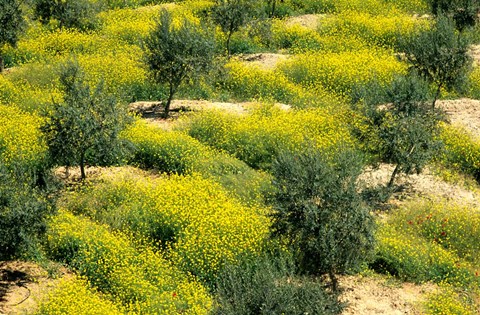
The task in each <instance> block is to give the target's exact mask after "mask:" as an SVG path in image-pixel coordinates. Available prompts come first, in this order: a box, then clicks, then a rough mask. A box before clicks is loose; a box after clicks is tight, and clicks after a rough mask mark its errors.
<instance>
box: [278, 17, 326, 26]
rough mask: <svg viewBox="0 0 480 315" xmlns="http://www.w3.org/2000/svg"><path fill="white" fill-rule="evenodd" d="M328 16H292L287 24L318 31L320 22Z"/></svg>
mask: <svg viewBox="0 0 480 315" xmlns="http://www.w3.org/2000/svg"><path fill="white" fill-rule="evenodd" d="M326 16H327V15H326V14H304V15H299V16H292V17H290V18H288V19H287V21H286V22H285V24H286V25H287V26H293V25H301V26H303V27H306V28H310V29H317V28H318V25H319V24H320V21H321V20H322V19H324V18H325V17H326Z"/></svg>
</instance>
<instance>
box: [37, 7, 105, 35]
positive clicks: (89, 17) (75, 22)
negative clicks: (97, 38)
mask: <svg viewBox="0 0 480 315" xmlns="http://www.w3.org/2000/svg"><path fill="white" fill-rule="evenodd" d="M33 9H34V14H35V17H36V18H37V19H38V20H39V21H40V22H42V23H43V24H46V23H48V22H49V21H50V20H51V19H55V20H56V21H58V24H59V26H60V27H65V28H77V29H80V30H89V29H92V28H95V25H96V15H97V13H98V11H99V9H100V6H99V4H98V3H94V2H91V1H89V0H35V2H34V7H33Z"/></svg>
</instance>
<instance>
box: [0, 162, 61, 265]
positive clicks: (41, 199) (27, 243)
mask: <svg viewBox="0 0 480 315" xmlns="http://www.w3.org/2000/svg"><path fill="white" fill-rule="evenodd" d="M34 172H35V170H34V169H31V168H29V167H28V165H27V166H24V165H21V164H19V163H16V164H14V165H9V167H8V168H7V167H5V164H4V163H3V162H2V161H0V230H1V231H2V237H1V238H0V260H7V259H14V258H18V257H21V256H24V257H26V256H29V255H30V256H32V255H35V253H36V252H37V250H38V244H39V240H40V239H41V238H42V236H43V235H44V233H45V229H46V224H45V220H46V218H47V217H48V216H49V215H51V214H52V213H54V211H55V207H54V203H53V202H52V200H51V199H50V198H51V197H49V193H50V191H48V188H50V187H48V186H49V184H50V183H47V182H46V180H47V177H45V176H46V175H45V174H40V176H41V177H38V175H37V174H35V173H34ZM40 185H41V186H43V187H38V188H37V187H35V186H40Z"/></svg>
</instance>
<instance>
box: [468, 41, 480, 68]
mask: <svg viewBox="0 0 480 315" xmlns="http://www.w3.org/2000/svg"><path fill="white" fill-rule="evenodd" d="M470 54H471V55H472V57H473V63H474V64H475V65H476V66H480V45H473V46H472V47H471V48H470Z"/></svg>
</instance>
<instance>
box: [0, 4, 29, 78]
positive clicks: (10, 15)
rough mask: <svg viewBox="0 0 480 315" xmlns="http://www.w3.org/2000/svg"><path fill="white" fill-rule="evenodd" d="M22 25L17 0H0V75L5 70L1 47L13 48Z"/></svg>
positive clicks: (22, 21) (20, 11)
mask: <svg viewBox="0 0 480 315" xmlns="http://www.w3.org/2000/svg"><path fill="white" fill-rule="evenodd" d="M23 24H24V20H23V16H22V10H21V8H20V2H19V1H18V0H0V73H1V72H3V70H4V68H5V62H4V59H3V47H4V46H5V45H12V46H15V45H16V44H17V41H18V35H19V32H20V31H21V30H22V28H23Z"/></svg>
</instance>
